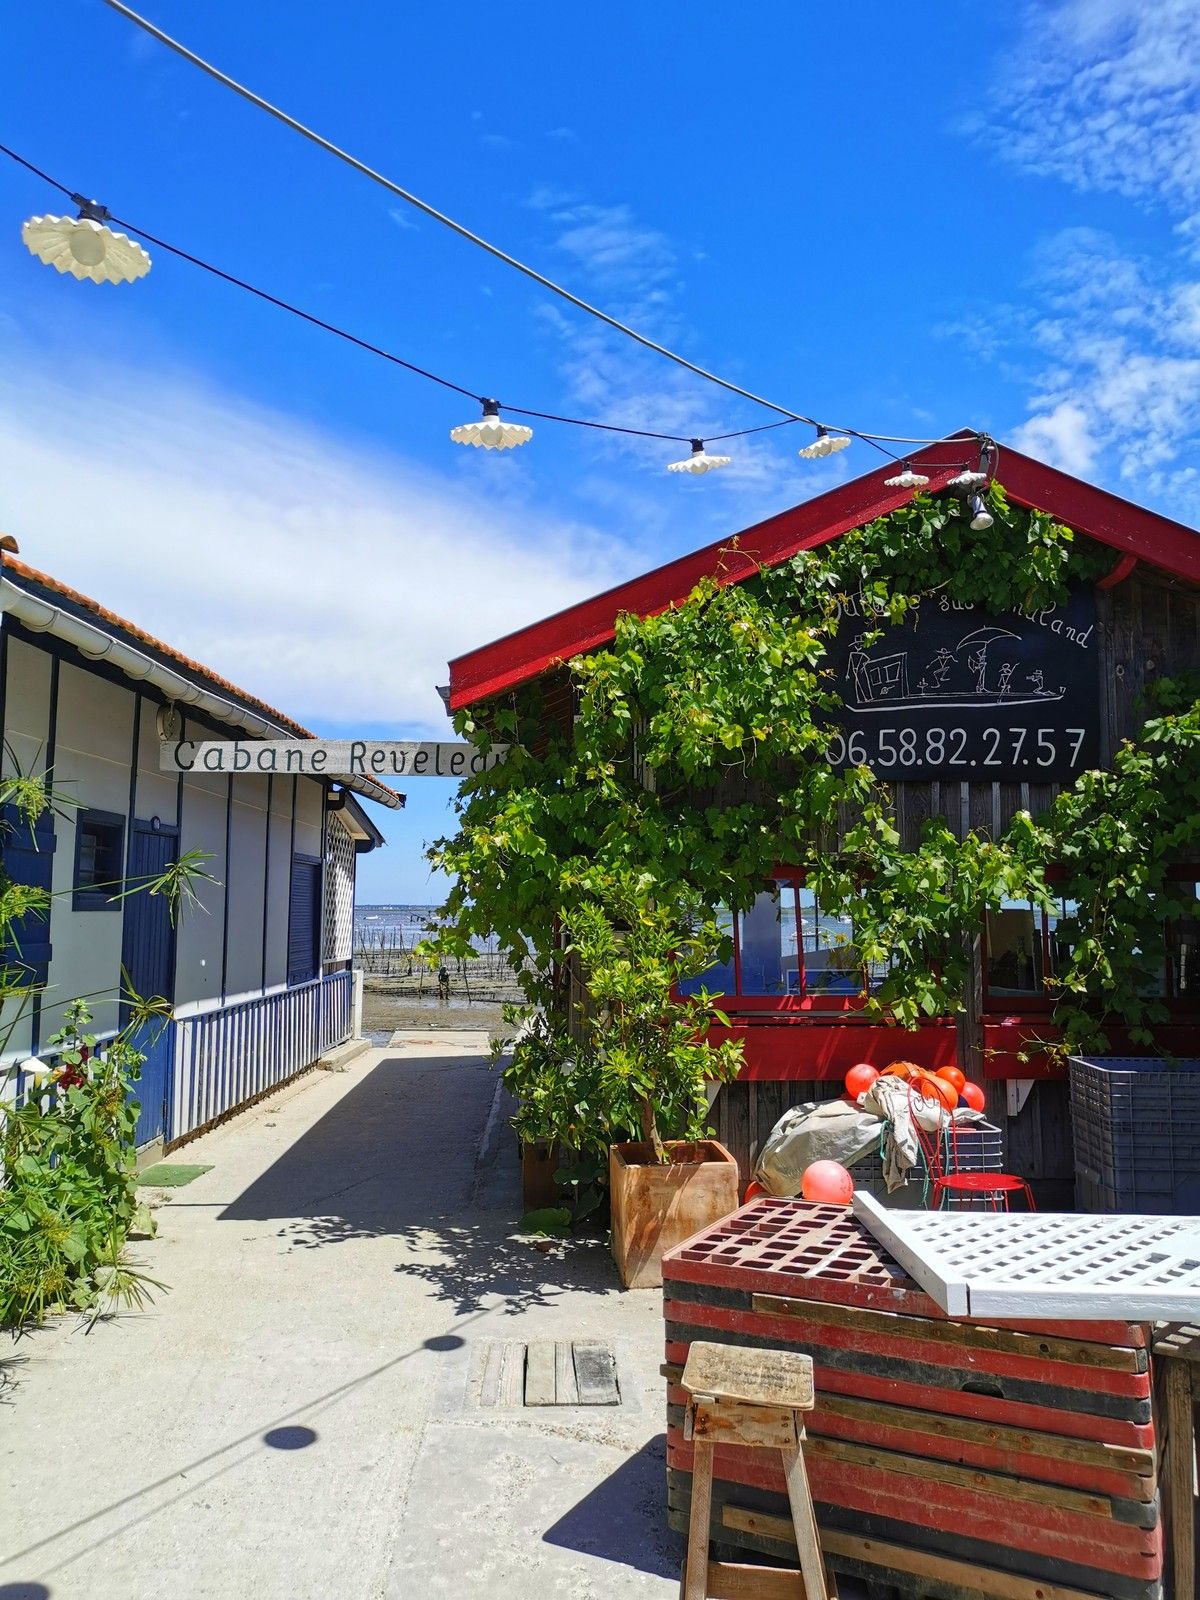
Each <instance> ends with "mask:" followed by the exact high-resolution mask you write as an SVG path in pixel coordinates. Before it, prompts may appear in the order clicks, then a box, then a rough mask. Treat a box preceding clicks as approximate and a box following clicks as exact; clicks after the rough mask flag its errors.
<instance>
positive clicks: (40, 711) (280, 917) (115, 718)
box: [3, 639, 323, 1056]
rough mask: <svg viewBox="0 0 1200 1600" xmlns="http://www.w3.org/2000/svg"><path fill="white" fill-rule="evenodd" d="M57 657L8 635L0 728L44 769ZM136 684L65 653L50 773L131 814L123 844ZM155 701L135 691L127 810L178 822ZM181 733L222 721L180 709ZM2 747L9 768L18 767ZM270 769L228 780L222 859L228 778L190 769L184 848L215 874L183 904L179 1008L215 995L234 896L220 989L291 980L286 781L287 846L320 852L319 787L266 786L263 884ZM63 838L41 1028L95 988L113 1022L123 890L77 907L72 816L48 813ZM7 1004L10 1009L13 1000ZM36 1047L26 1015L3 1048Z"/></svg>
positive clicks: (101, 1014) (81, 800)
mask: <svg viewBox="0 0 1200 1600" xmlns="http://www.w3.org/2000/svg"><path fill="white" fill-rule="evenodd" d="M51 664H52V658H51V656H50V654H49V652H48V651H47V650H42V649H40V648H39V647H38V646H37V645H35V644H29V643H26V642H25V641H23V640H18V639H10V640H9V641H8V666H7V672H6V694H5V717H4V723H5V726H4V737H5V739H6V740H7V742H8V743H9V744H10V745H11V746H12V747H13V751H14V754H15V756H16V758H17V760H18V761H19V762H20V765H21V768H22V770H40V768H42V767H44V764H45V759H46V751H47V747H48V744H49V734H50V729H49V713H50V698H51V692H50V684H51ZM137 704H138V697H137V692H136V688H135V687H134V686H132V685H131V686H129V687H126V686H125V685H124V684H121V683H115V682H111V681H109V680H108V679H106V678H103V677H101V676H99V675H98V674H97V673H94V672H91V671H88V670H87V668H86V667H83V666H76V665H73V664H71V663H69V662H66V661H63V662H61V663H60V666H59V689H58V720H57V743H56V751H55V762H54V782H55V785H56V786H57V787H60V788H62V789H64V790H65V791H66V792H67V793H68V794H69V795H70V796H71V797H72V799H73V800H74V802H75V803H76V804H77V805H78V806H80V807H85V808H94V809H97V810H101V811H109V812H113V813H116V814H117V815H119V816H121V817H122V818H124V820H125V827H126V836H125V845H126V851H128V843H129V833H128V830H129V821H130V819H129V816H128V812H129V800H130V776H131V768H130V763H131V760H132V752H133V743H134V739H133V733H134V728H133V722H134V714H135V707H136V706H137ZM156 711H157V704H156V702H155V701H153V700H152V699H149V698H145V699H142V700H141V702H140V723H139V728H138V740H137V743H138V756H137V770H136V774H135V777H134V808H133V809H134V816H135V817H137V818H138V819H140V820H143V821H149V820H150V819H151V818H153V817H156V816H157V817H159V818H161V820H162V821H163V822H164V823H168V824H174V822H175V820H176V807H177V803H178V795H179V785H178V780H177V778H176V777H174V776H173V775H170V774H166V773H162V772H160V771H159V766H158V743H159V740H158V728H157V722H156ZM187 723H188V732H189V734H193V733H195V732H197V731H199V732H200V734H201V736H207V737H222V736H223V731H222V730H220V729H217V728H215V727H214V728H209V727H207V726H206V725H205V724H203V723H197V722H196V720H195V719H193V718H191V717H189V718H188V719H187ZM12 766H13V763H12V760H11V759H10V758H8V757H6V758H5V765H4V768H3V770H4V771H5V772H9V771H11V770H12ZM267 788H268V784H267V779H266V778H265V777H261V776H251V775H247V776H241V777H237V778H235V779H234V780H233V803H232V808H231V811H230V814H229V859H228V861H227V860H226V858H225V851H226V807H227V802H228V796H229V780H228V779H227V778H225V777H219V776H216V775H211V774H203V773H198V774H193V775H190V776H188V777H187V778H186V779H185V780H184V784H183V789H182V808H181V813H180V822H181V837H180V848H181V850H184V851H187V850H202V851H204V852H205V853H206V854H208V855H209V856H210V857H211V859H210V860H209V861H208V862H207V863H206V866H207V870H208V871H210V872H212V873H213V874H214V876H215V877H216V878H217V879H218V880H219V881H218V883H217V884H202V885H201V886H200V887H199V890H198V892H199V895H200V900H201V903H202V905H203V907H204V909H203V910H199V909H196V908H193V909H192V910H191V911H190V912H188V911H186V910H185V912H184V913H183V915H182V917H181V920H180V924H179V928H178V931H177V962H176V997H175V999H176V1005H177V1006H179V1007H182V1008H185V1009H189V1010H190V1009H194V1008H195V1007H197V1006H199V1007H201V1008H204V1007H207V1006H211V1005H215V1004H218V1003H219V1002H220V1000H221V995H222V953H223V952H222V943H223V937H224V930H225V926H226V916H225V902H226V899H227V898H228V902H229V911H228V919H227V920H228V945H227V949H226V951H225V953H224V965H225V973H224V977H225V984H224V992H225V994H226V995H227V996H230V997H234V996H240V995H254V994H257V993H260V992H261V991H262V990H263V988H264V987H265V988H267V989H271V988H276V987H279V986H280V985H282V984H284V983H286V981H287V935H288V901H289V895H290V889H291V857H292V849H293V822H292V807H293V792H294V796H295V806H296V819H295V831H294V848H295V850H296V851H297V852H298V853H299V854H302V855H309V856H319V855H320V854H321V827H322V808H323V786H322V785H321V784H320V783H319V782H315V781H313V780H312V779H306V778H293V777H277V778H276V779H275V781H274V784H273V786H272V788H273V794H272V799H271V816H270V829H269V860H270V868H269V886H268V883H267V858H268V819H267ZM56 831H57V839H58V844H57V850H56V852H55V859H54V876H53V888H54V890H55V892H56V896H57V898H56V900H55V905H54V909H53V914H52V919H51V936H52V943H53V956H52V960H51V967H50V974H49V982H50V991H49V992H48V993H47V995H46V996H45V997H44V998H43V1002H42V1025H41V1040H42V1042H43V1044H44V1043H45V1041H46V1040H47V1039H48V1037H49V1036H50V1034H51V1033H53V1032H54V1031H56V1029H57V1028H58V1027H60V1026H61V1012H62V1006H63V1005H64V1004H65V1002H66V1001H68V1000H70V999H73V998H75V997H76V996H78V995H81V994H86V993H89V992H93V991H96V992H98V994H99V998H98V999H97V1001H96V1002H95V1006H94V1008H95V1012H96V1025H97V1027H98V1029H100V1030H103V1029H105V1028H109V1027H113V1026H115V1025H116V1023H117V1020H118V1016H117V1007H116V1003H115V1002H116V1000H117V998H118V995H119V981H120V961H121V941H122V924H123V918H124V911H123V908H124V904H125V902H118V903H117V905H116V906H115V907H113V908H112V909H104V910H95V911H83V910H81V911H75V910H74V909H73V908H72V904H71V891H72V888H73V879H74V868H75V824H74V821H73V819H72V818H70V817H68V818H67V819H62V820H59V822H58V823H57V824H56ZM264 898H266V900H267V901H268V906H267V912H268V916H267V959H266V970H265V972H264V965H263V920H264ZM10 1010H11V1008H10ZM29 1048H30V1037H29V1025H28V1021H27V1020H26V1022H25V1023H23V1024H22V1025H21V1028H20V1030H19V1032H18V1033H17V1034H16V1035H15V1036H14V1038H13V1040H12V1041H11V1045H10V1048H9V1049H8V1050H7V1051H6V1052H5V1053H6V1054H7V1055H13V1054H17V1055H22V1056H23V1055H25V1054H27V1053H28V1050H29Z"/></svg>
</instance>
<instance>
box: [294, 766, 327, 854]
mask: <svg viewBox="0 0 1200 1600" xmlns="http://www.w3.org/2000/svg"><path fill="white" fill-rule="evenodd" d="M322 809H323V808H322V794H321V785H320V784H319V783H314V782H313V781H312V779H311V778H300V779H297V780H296V854H297V855H300V856H319V855H320V854H321V812H322Z"/></svg>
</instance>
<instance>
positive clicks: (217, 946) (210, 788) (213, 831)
mask: <svg viewBox="0 0 1200 1600" xmlns="http://www.w3.org/2000/svg"><path fill="white" fill-rule="evenodd" d="M228 792H229V782H228V779H226V778H222V777H219V776H217V775H216V774H215V773H211V774H204V773H197V774H194V775H190V776H188V777H186V778H185V779H184V781H183V818H182V822H181V825H180V845H181V848H182V849H183V850H201V851H203V852H204V853H205V855H207V856H209V857H210V859H209V860H208V861H206V862H205V863H204V870H205V871H206V872H211V873H212V875H213V876H214V877H215V878H216V879H217V880H218V881H217V882H216V883H207V882H201V883H199V884H197V886H196V895H197V898H198V900H199V902H200V903H199V905H194V906H192V907H191V908H190V909H188V908H186V907H185V908H184V910H183V914H182V915H181V917H180V919H179V924H178V928H177V931H176V947H175V1003H176V1005H177V1006H183V1005H191V1004H193V1003H195V1002H196V1001H205V1000H208V1001H219V1000H220V998H221V956H222V950H223V945H224V931H225V883H226V879H227V877H228V872H227V869H226V863H225V809H226V797H227V795H228Z"/></svg>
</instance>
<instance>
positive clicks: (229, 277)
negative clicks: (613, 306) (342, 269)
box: [0, 144, 935, 461]
mask: <svg viewBox="0 0 1200 1600" xmlns="http://www.w3.org/2000/svg"><path fill="white" fill-rule="evenodd" d="M0 154H3V155H6V156H8V157H9V158H10V159H11V160H12V161H15V162H16V163H17V165H18V166H21V167H24V168H25V169H26V171H28V172H31V173H32V174H33V175H34V176H35V177H36V178H39V179H41V181H42V182H43V183H47V184H49V185H50V187H51V188H52V189H57V190H58V191H59V193H60V194H62V195H65V196H66V197H67V199H69V200H70V201H72V203H73V204H75V205H83V204H85V203H89V202H85V199H84V196H83V195H81V194H78V193H76V192H75V191H73V190H72V189H70V188H68V186H67V185H66V184H65V183H62V182H60V181H59V180H58V179H57V178H54V177H51V175H50V174H49V173H48V172H45V171H43V170H42V168H41V167H39V166H36V165H35V164H34V162H32V161H30V160H29V159H28V158H27V157H25V156H23V155H20V154H18V152H17V151H16V150H13V149H11V148H10V147H9V146H8V145H6V144H0ZM103 214H104V215H105V216H106V217H107V218H108V220H110V221H111V222H114V223H115V224H116V225H117V226H118V227H119V228H124V229H125V230H126V231H127V232H128V233H132V234H136V235H137V237H138V238H139V239H144V240H145V241H146V242H147V244H151V245H153V246H154V248H155V249H156V250H163V251H165V252H166V253H167V254H168V255H172V256H176V257H178V258H179V260H181V261H186V262H188V263H189V265H191V266H194V267H199V268H200V270H201V271H202V272H207V273H209V274H211V276H212V277H214V278H219V279H220V280H221V282H223V283H228V284H231V285H232V286H233V287H234V288H236V289H242V290H244V291H245V292H246V293H247V294H250V295H253V296H254V297H255V298H256V299H258V300H263V301H265V302H266V303H267V304H268V305H272V306H275V307H276V308H277V309H278V310H280V311H286V312H288V313H289V314H290V315H291V316H294V317H298V318H299V319H300V320H301V321H302V322H306V323H308V324H309V325H310V326H312V327H314V328H321V329H323V330H324V332H326V333H332V334H334V335H335V336H336V337H337V338H339V339H343V340H345V341H346V343H347V344H352V345H354V346H356V347H357V348H358V349H360V350H365V351H367V352H368V354H370V355H375V356H379V357H380V358H381V359H382V360H384V361H389V362H391V363H392V364H393V365H394V366H397V367H402V368H403V369H404V371H406V372H411V373H413V374H415V375H416V376H417V377H419V378H426V379H428V381H429V382H430V383H436V384H438V385H439V386H440V387H441V388H443V389H449V390H451V391H452V392H453V393H454V394H460V395H462V396H464V397H465V398H466V399H468V400H474V401H475V402H476V403H477V404H478V405H479V406H481V407H482V406H483V405H484V404H485V402H486V400H487V398H488V397H487V396H485V395H483V394H481V393H478V392H476V390H474V389H469V388H467V387H465V386H464V385H463V384H460V383H455V382H454V381H453V380H452V379H450V378H444V377H442V376H441V375H440V374H439V373H436V372H431V371H429V369H428V368H427V367H421V366H418V365H417V364H416V363H415V362H412V361H406V360H405V359H404V357H403V356H398V355H396V354H395V353H394V352H393V351H391V350H385V349H384V348H383V346H382V345H377V344H374V343H372V342H371V340H369V339H364V338H362V337H360V336H359V335H358V334H356V333H351V332H350V331H349V330H348V329H346V328H342V327H339V326H338V325H337V324H336V323H334V322H329V321H327V320H326V319H325V318H324V317H318V316H317V315H316V314H315V313H314V312H311V311H305V310H304V309H303V307H301V306H297V305H293V304H292V302H291V301H290V300H284V299H282V298H281V297H280V296H279V295H275V294H272V293H270V291H269V290H267V289H260V288H259V287H258V285H257V284H253V283H249V282H248V281H247V280H246V279H245V278H239V277H238V276H237V275H236V274H235V273H232V272H226V271H225V269H224V268H223V267H218V266H216V265H214V264H213V263H212V262H211V261H206V260H204V258H203V257H202V256H197V255H194V254H193V253H192V252H191V251H190V250H185V249H183V248H182V246H180V245H175V244H171V243H169V242H168V241H167V240H166V239H160V238H159V237H158V236H157V235H156V234H153V233H150V232H148V231H147V230H146V229H145V228H142V227H139V226H138V225H137V224H136V223H134V222H129V221H127V220H126V219H125V218H123V217H118V216H116V215H114V214H113V213H112V212H109V211H107V209H104V212H103ZM500 410H501V411H503V412H505V413H506V414H508V415H510V416H519V417H532V418H535V419H536V420H540V421H543V422H560V423H563V424H565V425H566V426H568V427H573V428H592V429H594V430H596V431H597V432H601V433H618V434H623V435H625V436H627V437H630V438H636V439H657V440H661V441H662V442H664V443H669V444H690V443H692V441H693V439H694V438H697V437H699V436H698V435H694V434H682V433H660V432H657V431H655V430H654V429H650V428H631V427H626V426H624V425H622V424H620V423H615V422H598V421H595V420H594V419H592V418H588V417H570V416H565V415H562V414H560V413H558V412H553V411H536V410H533V409H532V408H530V407H526V406H506V405H500ZM808 421H809V419H808V418H807V417H798V416H797V417H792V416H788V417H782V418H781V419H780V420H779V421H778V422H766V423H761V424H759V425H758V426H757V427H753V428H741V429H738V430H736V431H735V432H732V433H721V434H714V435H712V436H710V437H706V438H705V439H704V440H703V441H702V442H704V443H707V444H717V443H722V442H724V441H725V440H728V439H744V438H746V437H748V436H749V435H750V434H755V433H769V432H771V431H772V430H774V429H775V428H787V427H791V426H792V425H793V424H794V423H796V422H806V423H807V422H808ZM836 431H838V432H845V431H847V430H844V429H839V430H836ZM854 437H856V438H861V439H863V440H864V442H866V443H867V444H870V445H873V446H874V447H875V449H877V450H879V451H881V452H882V453H883V454H884V455H886V456H888V457H889V458H890V459H891V460H893V461H897V460H899V459H900V458H899V457H898V456H894V455H892V452H891V451H890V450H886V449H884V447H883V445H881V444H879V443H878V441H877V439H876V438H875V437H873V436H872V435H870V434H855V435H854ZM926 442H927V443H932V442H935V441H926Z"/></svg>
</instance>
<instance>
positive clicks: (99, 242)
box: [21, 194, 150, 283]
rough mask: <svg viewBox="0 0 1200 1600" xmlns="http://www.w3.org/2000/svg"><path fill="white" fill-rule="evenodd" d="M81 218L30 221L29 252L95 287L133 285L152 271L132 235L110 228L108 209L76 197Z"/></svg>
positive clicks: (24, 233)
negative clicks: (97, 285) (99, 284)
mask: <svg viewBox="0 0 1200 1600" xmlns="http://www.w3.org/2000/svg"><path fill="white" fill-rule="evenodd" d="M71 199H72V200H73V201H74V202H75V204H76V205H77V206H78V207H79V215H78V216H77V217H30V218H29V221H28V222H26V223H23V224H22V226H21V238H22V239H23V240H24V242H25V247H26V249H27V250H28V251H29V252H30V254H31V255H35V256H36V257H37V258H38V260H39V261H42V262H44V263H45V264H46V266H48V267H53V268H54V270H55V271H56V272H69V273H70V274H71V276H72V277H73V278H78V279H80V280H82V279H84V278H87V279H89V280H90V281H91V282H92V283H132V282H133V281H134V280H135V279H136V278H144V277H145V276H146V274H147V273H148V272H149V271H150V257H149V256H148V255H147V253H146V252H145V251H144V250H143V249H142V247H141V245H140V244H137V243H135V241H134V240H132V239H131V238H130V237H129V236H128V234H124V233H116V232H114V231H113V229H112V228H110V227H109V226H108V216H109V213H108V208H107V207H106V206H102V205H98V204H97V202H96V201H95V200H85V199H84V197H83V196H82V195H79V194H73V195H72V196H71Z"/></svg>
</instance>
